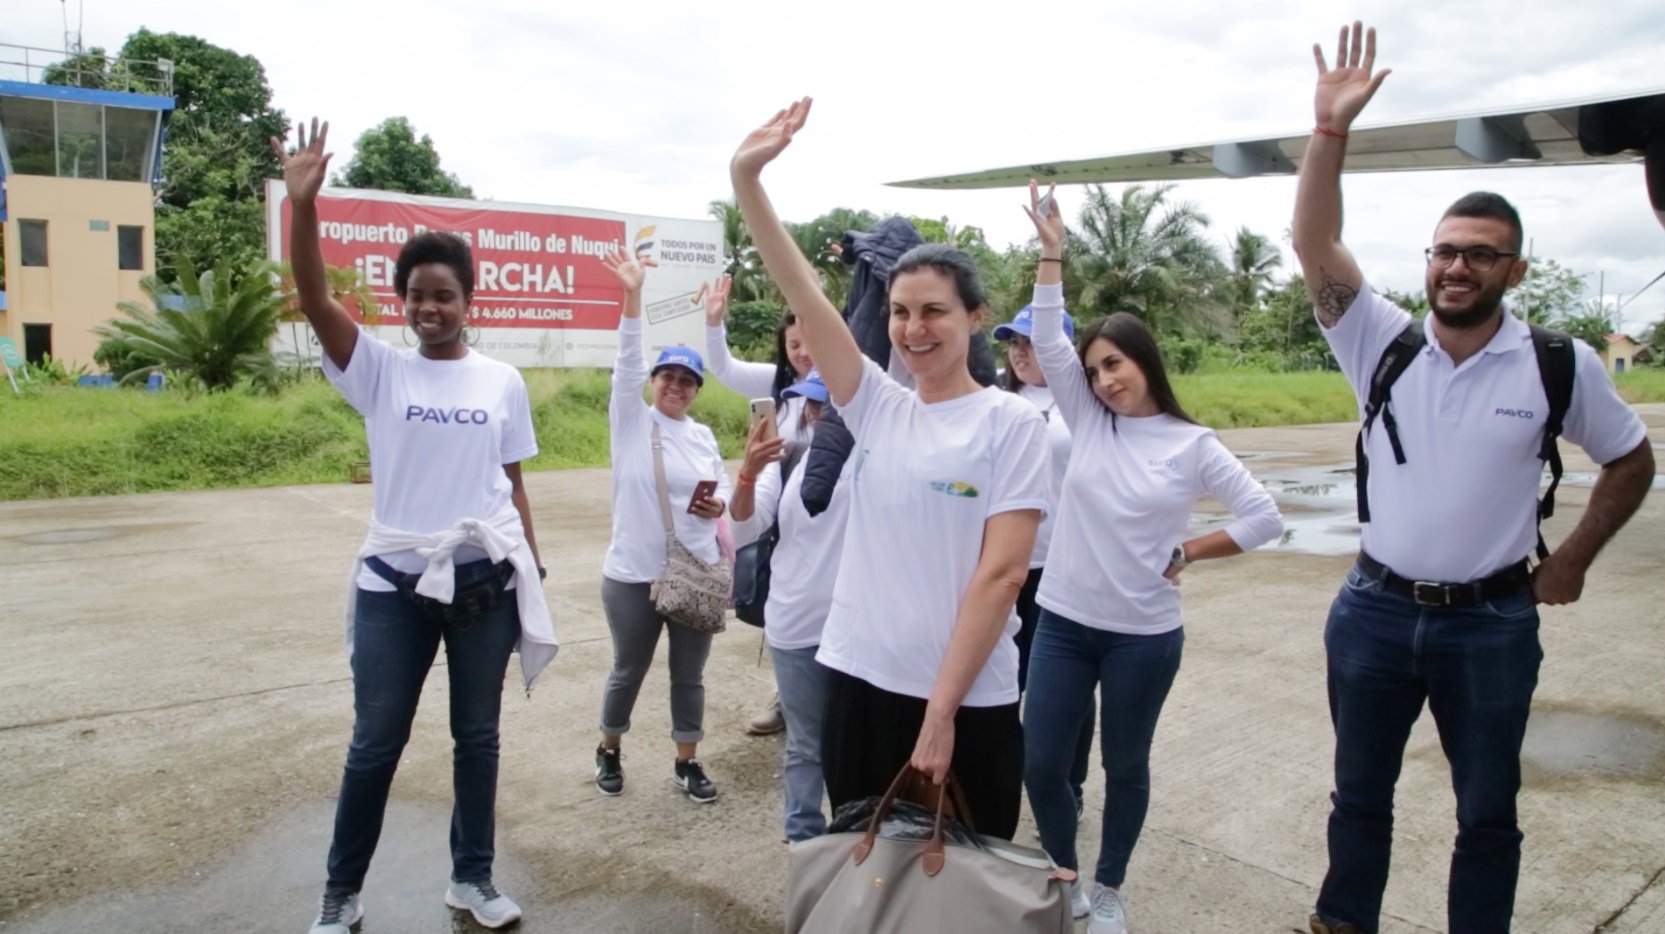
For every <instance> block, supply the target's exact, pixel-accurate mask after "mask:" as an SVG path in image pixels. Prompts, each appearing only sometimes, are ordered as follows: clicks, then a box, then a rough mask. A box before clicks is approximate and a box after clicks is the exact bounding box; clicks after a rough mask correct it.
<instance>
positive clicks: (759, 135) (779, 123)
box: [729, 97, 814, 177]
mask: <svg viewBox="0 0 1665 934" xmlns="http://www.w3.org/2000/svg"><path fill="white" fill-rule="evenodd" d="M813 103H814V101H812V100H811V99H810V98H807V97H806V98H804V99H803V100H800V101H796V102H794V103H793V104H792V106H790V107H788V108H786V109H785V110H782V111H780V112H779V113H777V114H775V116H774V117H773V118H772V119H770V120H769V122H768V123H765V124H763V125H762V126H760V127H758V128H757V129H755V130H753V131H752V132H751V134H750V135H748V136H747V137H746V139H745V141H744V142H742V143H741V144H740V148H739V149H737V150H735V152H734V159H733V160H732V161H731V162H730V163H729V171H730V172H731V173H733V174H735V175H742V176H753V177H755V176H757V175H759V174H761V173H762V172H763V167H764V166H766V165H768V164H769V163H770V162H773V161H774V159H775V157H776V156H778V155H780V154H781V153H782V152H784V151H786V147H787V146H788V145H790V144H791V142H792V136H793V134H795V133H797V132H798V131H799V130H801V129H803V128H804V121H805V120H807V119H809V108H810V105H811V104H813Z"/></svg>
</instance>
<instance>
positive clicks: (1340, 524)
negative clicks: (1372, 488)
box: [1191, 451, 1359, 555]
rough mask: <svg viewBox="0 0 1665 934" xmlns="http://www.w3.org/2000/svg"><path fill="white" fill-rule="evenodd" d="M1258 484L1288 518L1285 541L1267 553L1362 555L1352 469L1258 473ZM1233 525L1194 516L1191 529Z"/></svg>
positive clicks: (1221, 518)
mask: <svg viewBox="0 0 1665 934" xmlns="http://www.w3.org/2000/svg"><path fill="white" fill-rule="evenodd" d="M1249 453H1250V454H1251V455H1253V454H1259V453H1261V452H1249ZM1265 453H1266V456H1267V457H1278V458H1287V457H1299V456H1301V455H1300V453H1299V452H1289V451H1271V452H1265ZM1240 456H1242V455H1240ZM1244 459H1245V460H1248V459H1249V457H1244ZM1255 479H1257V480H1259V481H1260V483H1261V485H1262V486H1264V487H1265V488H1266V491H1267V492H1269V493H1271V494H1272V499H1273V500H1274V501H1276V502H1277V504H1278V510H1279V511H1280V512H1282V513H1283V525H1284V530H1283V535H1282V536H1280V537H1279V538H1278V539H1277V540H1276V541H1274V542H1271V543H1270V544H1267V545H1265V546H1263V547H1264V548H1265V549H1268V550H1274V551H1287V552H1295V553H1299V554H1310V555H1345V554H1352V553H1354V552H1356V551H1358V550H1359V522H1358V512H1357V496H1356V494H1355V492H1354V489H1353V466H1352V465H1351V464H1329V465H1322V466H1316V467H1281V468H1278V469H1276V470H1274V471H1270V472H1269V474H1268V475H1264V476H1263V475H1261V474H1259V473H1257V474H1256V475H1255ZM1231 521H1232V520H1231V517H1230V516H1227V515H1220V514H1216V513H1194V514H1192V516H1191V528H1192V529H1193V530H1194V531H1205V530H1208V529H1212V528H1219V527H1222V526H1225V525H1227V524H1228V523H1230V522H1231Z"/></svg>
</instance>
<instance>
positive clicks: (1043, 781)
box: [1023, 183, 1283, 934]
mask: <svg viewBox="0 0 1665 934" xmlns="http://www.w3.org/2000/svg"><path fill="white" fill-rule="evenodd" d="M1030 198H1031V207H1030V208H1029V209H1028V210H1029V216H1030V217H1031V219H1033V220H1034V221H1035V229H1036V231H1037V233H1038V234H1039V236H1040V241H1041V260H1040V266H1039V268H1038V270H1037V274H1036V278H1035V302H1034V327H1033V332H1032V338H1033V341H1034V349H1035V357H1036V359H1037V360H1038V361H1039V362H1040V365H1041V370H1042V371H1043V372H1044V373H1045V374H1046V382H1047V386H1048V387H1050V388H1051V389H1052V395H1053V398H1054V399H1055V400H1056V402H1057V405H1058V412H1059V414H1060V415H1062V416H1063V418H1064V421H1065V422H1067V423H1068V424H1069V428H1070V439H1071V440H1070V444H1071V448H1070V461H1069V468H1068V469H1067V470H1066V471H1065V473H1064V483H1063V489H1062V490H1061V491H1060V493H1059V498H1058V517H1057V521H1056V523H1055V524H1054V526H1053V529H1052V541H1051V550H1050V552H1049V553H1048V556H1047V564H1046V573H1045V574H1044V575H1043V576H1042V578H1041V586H1040V590H1039V592H1038V593H1037V594H1036V602H1038V603H1039V604H1040V606H1041V615H1040V621H1039V623H1038V624H1037V626H1036V628H1035V640H1034V643H1033V644H1032V645H1031V647H1030V651H1029V691H1028V695H1027V697H1026V699H1025V702H1024V708H1023V727H1024V785H1025V786H1026V787H1027V788H1028V789H1029V806H1030V810H1031V811H1033V812H1034V815H1035V824H1036V826H1037V827H1038V828H1039V829H1040V832H1041V845H1042V846H1044V847H1045V848H1046V851H1047V853H1048V854H1049V855H1050V856H1051V857H1052V858H1053V860H1054V861H1055V862H1057V863H1058V864H1059V865H1061V866H1065V867H1067V868H1070V869H1075V868H1077V862H1076V853H1075V835H1076V824H1077V819H1078V818H1077V810H1076V799H1075V796H1074V795H1073V794H1072V793H1071V790H1070V786H1069V773H1070V766H1071V763H1072V761H1073V760H1074V758H1075V754H1076V750H1077V748H1078V747H1077V742H1078V736H1079V733H1080V729H1081V724H1082V723H1083V722H1084V721H1085V719H1086V718H1087V716H1088V711H1089V709H1090V708H1091V705H1092V702H1093V691H1094V689H1095V688H1097V689H1099V690H1100V691H1101V693H1102V700H1101V707H1100V715H1099V721H1100V725H1101V728H1102V730H1103V732H1102V737H1101V742H1100V753H1101V755H1102V758H1103V762H1104V772H1105V785H1106V788H1105V800H1104V818H1103V826H1102V840H1101V843H1100V847H1099V858H1098V866H1097V868H1096V871H1095V873H1094V876H1095V879H1096V881H1097V883H1098V890H1097V892H1096V893H1094V895H1093V896H1092V898H1091V900H1090V901H1089V900H1088V899H1087V897H1086V891H1085V887H1084V886H1082V887H1080V888H1078V889H1077V891H1076V892H1075V897H1074V899H1073V901H1074V909H1075V912H1076V915H1077V917H1080V916H1082V915H1087V914H1089V913H1090V915H1091V918H1090V920H1089V921H1088V925H1087V930H1088V932H1089V934H1126V931H1127V916H1126V905H1125V903H1124V901H1123V899H1122V895H1121V885H1122V881H1123V878H1124V877H1125V876H1126V873H1127V862H1128V858H1129V857H1130V856H1131V855H1132V853H1133V845H1134V843H1135V842H1136V841H1137V840H1138V838H1139V832H1140V830H1141V829H1142V828H1143V827H1144V822H1145V811H1146V809H1147V807H1148V806H1149V804H1150V748H1151V740H1152V738H1153V737H1154V736H1155V734H1156V721H1157V717H1158V716H1159V715H1160V714H1161V712H1162V705H1163V702H1164V701H1166V699H1167V697H1168V690H1169V688H1171V687H1172V686H1173V683H1174V676H1175V675H1176V674H1178V672H1179V660H1180V650H1181V648H1182V646H1183V645H1184V643H1185V634H1184V630H1183V628H1182V623H1183V619H1182V617H1181V614H1180V605H1179V577H1180V573H1181V572H1182V571H1184V570H1185V568H1186V567H1187V566H1188V565H1191V564H1194V563H1196V562H1198V561H1202V560H1205V559H1208V558H1224V557H1228V556H1230V555H1237V554H1242V553H1243V552H1245V551H1248V550H1250V549H1253V548H1258V547H1259V546H1261V545H1263V544H1265V543H1267V542H1269V541H1271V540H1272V539H1274V538H1276V537H1277V536H1278V535H1279V533H1281V532H1282V531H1283V521H1282V519H1281V518H1280V517H1279V516H1278V509H1277V506H1276V504H1274V503H1273V502H1272V497H1271V496H1270V495H1268V494H1267V492H1266V490H1265V489H1264V488H1262V487H1261V485H1260V484H1259V483H1258V482H1256V481H1255V479H1254V477H1253V476H1251V475H1250V474H1249V471H1248V469H1247V468H1245V467H1244V466H1243V464H1242V462H1241V461H1239V460H1238V459H1237V458H1236V457H1235V456H1233V455H1232V453H1231V452H1230V451H1228V450H1227V449H1226V446H1225V445H1224V444H1222V443H1221V442H1220V439H1219V437H1217V436H1216V435H1215V434H1214V432H1213V431H1211V430H1209V429H1208V428H1206V427H1204V426H1202V425H1199V424H1197V423H1196V421H1195V420H1194V419H1192V418H1191V416H1189V415H1187V414H1186V412H1185V409H1183V408H1182V407H1181V406H1180V404H1179V400H1178V398H1176V397H1175V395H1174V391H1173V387H1172V385H1171V384H1170V383H1169V381H1168V373H1167V370H1166V368H1165V367H1164V366H1163V363H1162V354H1161V351H1159V350H1158V349H1157V346H1156V339H1155V338H1154V337H1153V336H1152V335H1151V332H1150V329H1148V328H1146V327H1145V325H1144V323H1143V322H1141V321H1140V320H1139V319H1138V318H1136V317H1134V316H1132V315H1129V314H1126V313H1118V314H1113V315H1109V316H1108V317H1105V318H1100V319H1099V320H1097V321H1095V322H1093V323H1092V324H1090V325H1088V326H1087V327H1086V328H1085V329H1083V332H1082V335H1081V340H1080V344H1079V350H1078V349H1077V347H1076V346H1074V345H1072V344H1071V343H1070V340H1069V338H1068V337H1066V336H1065V331H1064V324H1063V321H1064V315H1065V312H1064V289H1063V285H1062V275H1063V264H1064V259H1065V258H1064V255H1063V246H1064V240H1065V236H1066V230H1065V227H1064V220H1063V217H1062V215H1061V214H1060V212H1059V210H1058V205H1057V203H1056V202H1055V201H1053V200H1051V199H1048V201H1047V202H1046V204H1047V206H1048V208H1049V210H1046V216H1044V217H1042V216H1041V215H1040V214H1039V212H1040V211H1041V210H1043V209H1042V208H1041V204H1042V202H1041V200H1040V198H1039V192H1038V191H1037V190H1036V188H1035V186H1034V184H1033V183H1031V185H1030ZM1204 495H1207V496H1212V497H1213V498H1214V499H1216V500H1218V501H1219V502H1221V503H1222V504H1224V505H1225V506H1226V507H1227V508H1228V509H1230V510H1231V512H1232V514H1233V516H1234V517H1235V521H1233V522H1232V523H1231V524H1230V525H1228V526H1226V527H1225V528H1223V529H1219V530H1216V531H1213V532H1208V533H1206V534H1203V535H1198V536H1195V537H1190V536H1188V527H1189V524H1190V517H1191V511H1192V509H1193V507H1195V505H1196V503H1197V500H1198V499H1199V498H1201V497H1202V496H1204ZM1077 885H1078V886H1080V885H1081V884H1080V883H1079V882H1078V883H1077Z"/></svg>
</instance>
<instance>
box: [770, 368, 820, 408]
mask: <svg viewBox="0 0 1665 934" xmlns="http://www.w3.org/2000/svg"><path fill="white" fill-rule="evenodd" d="M793 396H803V397H804V398H805V399H814V400H815V401H816V402H825V401H827V384H826V383H823V382H821V371H820V370H817V369H815V368H814V367H811V368H810V370H809V375H808V376H806V377H804V378H803V379H801V380H799V381H797V382H796V383H793V384H792V385H790V386H788V387H786V388H785V389H783V390H781V398H783V399H790V398H792V397H793Z"/></svg>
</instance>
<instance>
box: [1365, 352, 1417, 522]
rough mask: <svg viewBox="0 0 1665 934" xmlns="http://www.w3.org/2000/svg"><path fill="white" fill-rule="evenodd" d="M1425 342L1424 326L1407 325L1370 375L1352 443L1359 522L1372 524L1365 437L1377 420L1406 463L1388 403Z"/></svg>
mask: <svg viewBox="0 0 1665 934" xmlns="http://www.w3.org/2000/svg"><path fill="white" fill-rule="evenodd" d="M1425 341H1426V338H1425V337H1424V336H1423V333H1422V322H1420V321H1412V322H1411V323H1410V324H1407V325H1405V329H1404V330H1403V331H1400V332H1399V335H1398V336H1397V337H1395V338H1394V339H1393V342H1392V343H1390V344H1388V345H1387V349H1386V350H1383V351H1382V358H1381V359H1380V360H1379V361H1377V363H1376V369H1375V370H1373V371H1372V372H1371V374H1370V391H1369V392H1368V393H1367V394H1366V396H1365V403H1364V413H1363V416H1364V418H1363V421H1362V423H1361V424H1360V426H1359V436H1358V439H1357V440H1356V441H1354V442H1353V458H1354V461H1355V463H1356V470H1355V482H1356V483H1357V485H1358V498H1359V521H1360V522H1369V521H1370V493H1369V485H1370V457H1369V456H1368V455H1367V454H1365V451H1364V442H1365V437H1366V436H1367V435H1369V434H1370V426H1371V425H1373V424H1375V422H1376V416H1377V415H1380V416H1381V417H1382V428H1383V429H1384V430H1386V431H1387V436H1388V444H1390V445H1392V446H1393V459H1394V462H1395V463H1399V464H1403V463H1404V462H1405V449H1404V447H1403V446H1401V445H1400V443H1399V423H1398V422H1397V421H1395V420H1394V418H1393V408H1392V407H1391V406H1389V405H1388V402H1389V397H1390V396H1391V394H1392V392H1393V384H1394V383H1395V382H1396V381H1398V379H1399V377H1400V376H1402V375H1404V372H1405V369H1406V368H1407V367H1409V366H1410V365H1411V362H1412V361H1413V360H1415V359H1416V355H1417V353H1418V352H1419V351H1421V350H1422V345H1423V343H1424V342H1425Z"/></svg>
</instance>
